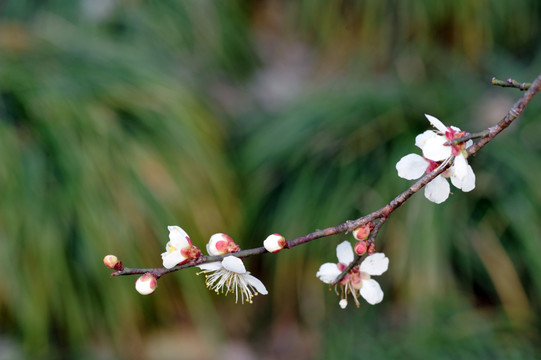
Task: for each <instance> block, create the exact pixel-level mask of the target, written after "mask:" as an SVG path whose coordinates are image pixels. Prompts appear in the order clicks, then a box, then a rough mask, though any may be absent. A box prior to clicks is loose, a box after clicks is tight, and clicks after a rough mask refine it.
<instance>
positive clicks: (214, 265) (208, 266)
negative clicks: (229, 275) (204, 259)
mask: <svg viewBox="0 0 541 360" xmlns="http://www.w3.org/2000/svg"><path fill="white" fill-rule="evenodd" d="M197 267H198V268H200V269H201V270H208V271H216V270H220V269H221V268H222V263H221V262H220V261H215V262H211V263H206V264H201V265H197Z"/></svg>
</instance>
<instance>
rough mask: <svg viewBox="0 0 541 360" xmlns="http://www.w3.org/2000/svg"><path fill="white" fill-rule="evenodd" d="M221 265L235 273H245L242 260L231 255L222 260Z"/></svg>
mask: <svg viewBox="0 0 541 360" xmlns="http://www.w3.org/2000/svg"><path fill="white" fill-rule="evenodd" d="M222 266H223V267H224V269H226V270H229V271H233V272H235V273H237V274H245V273H246V268H245V267H244V264H243V263H242V260H241V259H239V258H238V257H235V256H232V255H229V256H227V257H225V258H224V259H223V260H222Z"/></svg>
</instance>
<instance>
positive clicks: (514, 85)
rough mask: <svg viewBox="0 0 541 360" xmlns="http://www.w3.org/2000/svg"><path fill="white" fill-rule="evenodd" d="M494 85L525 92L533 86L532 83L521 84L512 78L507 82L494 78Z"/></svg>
mask: <svg viewBox="0 0 541 360" xmlns="http://www.w3.org/2000/svg"><path fill="white" fill-rule="evenodd" d="M492 85H496V86H501V87H512V88H516V89H520V90H522V91H524V90H528V89H529V88H530V86H531V85H532V84H531V83H520V82H518V81H516V80H513V79H511V78H507V80H499V79H496V78H495V77H493V78H492Z"/></svg>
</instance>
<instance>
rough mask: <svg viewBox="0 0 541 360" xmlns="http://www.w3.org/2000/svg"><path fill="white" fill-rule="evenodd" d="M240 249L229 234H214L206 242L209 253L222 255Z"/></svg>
mask: <svg viewBox="0 0 541 360" xmlns="http://www.w3.org/2000/svg"><path fill="white" fill-rule="evenodd" d="M237 251H240V246H238V245H237V244H235V242H234V241H233V239H232V238H231V236H229V235H227V234H222V233H218V234H214V235H212V236H211V237H210V240H209V242H208V244H207V252H208V253H209V255H223V254H230V253H234V252H237Z"/></svg>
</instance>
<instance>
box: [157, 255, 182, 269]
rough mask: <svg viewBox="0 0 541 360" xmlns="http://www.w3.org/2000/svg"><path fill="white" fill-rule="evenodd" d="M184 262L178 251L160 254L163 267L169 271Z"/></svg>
mask: <svg viewBox="0 0 541 360" xmlns="http://www.w3.org/2000/svg"><path fill="white" fill-rule="evenodd" d="M184 260H186V257H184V256H183V255H182V254H181V253H180V250H177V251H174V252H171V253H170V252H164V253H162V261H163V267H164V268H166V269H171V268H174V267H175V266H177V264H179V263H181V262H183V261H184Z"/></svg>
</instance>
